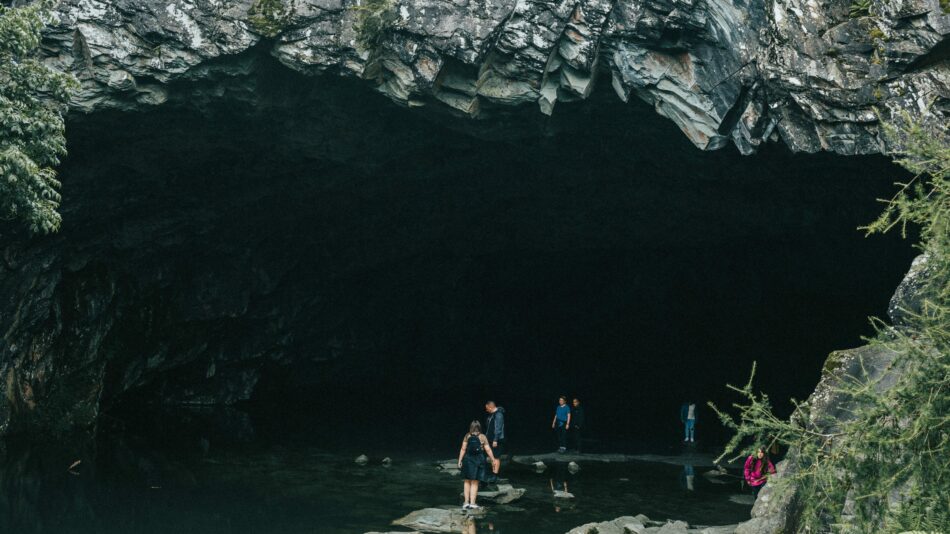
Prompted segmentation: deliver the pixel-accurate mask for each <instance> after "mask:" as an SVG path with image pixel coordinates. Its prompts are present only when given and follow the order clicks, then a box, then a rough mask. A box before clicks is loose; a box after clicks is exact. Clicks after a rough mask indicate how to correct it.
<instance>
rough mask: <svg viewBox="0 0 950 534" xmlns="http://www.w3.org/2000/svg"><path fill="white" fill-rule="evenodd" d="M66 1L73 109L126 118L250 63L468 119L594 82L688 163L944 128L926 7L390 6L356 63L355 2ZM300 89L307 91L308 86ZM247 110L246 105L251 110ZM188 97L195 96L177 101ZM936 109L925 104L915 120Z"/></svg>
mask: <svg viewBox="0 0 950 534" xmlns="http://www.w3.org/2000/svg"><path fill="white" fill-rule="evenodd" d="M259 3H260V0H240V1H237V2H227V3H219V2H206V1H201V0H149V1H147V2H131V1H119V2H105V1H101V0H69V1H66V2H63V3H62V5H61V7H60V8H59V10H60V14H61V25H60V26H59V27H57V28H55V29H54V30H53V31H51V32H50V33H49V35H48V37H47V40H46V43H47V54H48V56H49V61H50V63H53V64H55V65H57V66H59V67H61V68H64V69H67V70H70V71H72V72H74V73H76V74H77V76H79V78H80V79H81V80H82V82H83V90H82V91H81V93H80V94H79V95H78V96H77V98H76V101H75V108H76V109H77V110H84V111H93V110H100V109H105V108H120V109H140V108H142V107H143V106H146V107H147V106H152V105H158V104H163V103H166V102H168V101H169V100H174V99H175V98H177V97H180V94H181V93H182V92H183V91H185V92H187V91H189V90H190V89H185V88H184V87H183V86H182V85H181V84H177V85H176V82H185V84H186V85H187V84H195V83H204V84H205V87H204V88H203V89H201V90H200V92H201V93H202V94H203V95H204V97H206V98H214V97H216V96H220V95H221V94H222V93H223V91H224V90H223V89H222V88H223V87H226V85H227V84H225V83H223V81H225V80H227V79H228V78H233V77H235V76H240V75H242V74H245V73H246V72H247V71H248V70H249V69H253V68H254V65H253V63H250V62H248V61H245V60H242V59H241V55H240V54H241V53H242V52H245V51H247V50H250V49H252V48H253V49H260V50H263V51H266V52H267V53H269V54H271V55H273V56H274V57H276V58H277V59H278V60H279V61H280V62H281V63H282V64H283V65H285V66H286V67H287V68H289V69H293V70H296V71H299V72H304V73H309V74H314V75H322V76H324V77H326V76H345V77H354V78H360V79H363V80H365V83H367V84H369V85H372V86H374V87H375V88H377V89H378V90H379V91H380V92H382V93H384V94H385V95H387V96H388V97H389V98H391V99H392V100H394V101H396V102H398V103H401V104H403V105H406V106H410V107H423V106H425V107H431V108H436V109H437V110H438V109H441V110H448V111H452V112H456V113H458V114H462V115H468V116H492V115H497V114H498V112H499V109H503V108H506V107H510V106H516V105H520V104H532V105H536V106H538V108H539V110H540V111H541V112H542V113H546V114H551V113H554V112H555V109H556V107H558V104H559V103H561V102H569V101H572V100H577V99H584V98H587V97H588V96H589V95H590V94H591V92H592V90H593V88H594V87H595V86H596V85H597V84H609V85H611V86H612V87H613V89H614V91H615V92H616V93H617V95H618V96H619V97H620V98H621V99H623V100H627V99H631V98H636V99H640V100H643V101H645V102H647V103H648V104H650V105H651V106H653V107H654V109H655V110H656V112H657V113H659V114H660V115H662V116H664V117H666V118H668V119H670V120H672V121H673V122H674V123H675V124H676V125H677V126H678V127H679V129H680V130H681V131H682V132H683V133H684V134H685V135H686V136H687V137H688V138H689V140H690V141H691V142H692V143H693V144H694V145H696V146H697V147H700V148H702V149H707V150H708V149H716V148H721V147H723V146H725V145H727V144H730V143H732V144H735V145H736V146H737V147H738V149H739V150H740V151H741V152H743V153H750V152H753V151H755V150H757V149H758V148H759V147H760V146H761V145H762V144H764V143H768V142H773V141H780V142H782V143H784V144H786V145H787V146H789V147H790V148H791V149H792V150H794V151H804V152H813V151H817V150H830V151H834V152H838V153H841V154H867V153H876V152H880V151H882V149H883V144H882V141H881V139H880V136H879V131H878V127H877V118H876V115H875V113H874V111H873V110H874V108H878V109H880V110H882V111H884V112H885V113H889V112H893V111H897V110H906V111H910V112H912V113H914V114H921V115H926V114H930V115H934V116H937V117H941V116H944V114H945V113H946V111H947V99H948V97H950V93H948V83H950V80H948V74H950V71H948V68H947V57H946V50H947V44H948V41H947V39H948V34H950V15H948V14H947V13H946V12H945V11H944V10H943V8H942V7H941V5H940V3H939V2H938V0H916V1H914V2H902V1H881V2H874V3H873V8H872V9H871V11H872V12H873V15H872V14H871V13H858V14H857V15H858V16H853V15H852V14H850V13H849V5H850V4H849V3H848V2H832V3H816V2H811V1H807V0H788V1H785V2H766V1H764V0H734V1H727V0H704V1H699V0H695V1H694V0H677V1H667V0H646V1H640V0H637V1H633V0H613V1H612V0H581V1H579V2H554V3H544V2H514V1H510V0H478V1H475V2H465V3H458V2H449V1H446V0H414V1H409V0H400V1H395V0H394V1H393V2H390V3H384V4H383V7H382V8H381V9H383V10H386V11H388V12H389V13H390V18H391V20H392V23H391V24H389V25H387V26H384V27H383V28H382V30H381V32H380V34H379V35H378V36H372V37H373V39H372V40H374V41H375V42H377V43H378V44H377V45H375V46H374V47H373V49H371V50H365V49H361V48H360V46H359V45H357V41H358V40H359V38H360V35H359V21H360V17H361V15H360V10H358V9H355V7H356V6H357V2H355V1H354V0H334V1H327V0H296V1H294V2H289V1H283V0H282V1H279V2H277V7H278V9H276V11H275V12H274V14H273V15H272V16H271V19H273V20H267V18H266V17H264V20H262V19H261V17H262V15H261V14H260V6H257V4H259ZM314 83H321V82H320V81H319V79H317V80H315V82H314ZM249 97H250V98H253V95H252V94H251V95H249ZM191 98H194V97H191ZM934 100H936V104H935V105H934V106H933V107H931V106H930V104H931V102H933V101H934Z"/></svg>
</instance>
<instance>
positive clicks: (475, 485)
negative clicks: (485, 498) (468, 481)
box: [468, 480, 478, 506]
mask: <svg viewBox="0 0 950 534" xmlns="http://www.w3.org/2000/svg"><path fill="white" fill-rule="evenodd" d="M471 492H472V500H470V501H468V503H469V504H471V505H472V506H475V499H477V498H478V481H477V480H473V481H472V489H471Z"/></svg>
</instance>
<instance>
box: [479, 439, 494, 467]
mask: <svg viewBox="0 0 950 534" xmlns="http://www.w3.org/2000/svg"><path fill="white" fill-rule="evenodd" d="M481 440H482V448H483V449H485V454H487V455H488V459H489V460H491V461H492V464H494V463H495V455H494V453H492V450H491V444H489V443H488V438H486V437H485V435H484V434H482V435H481Z"/></svg>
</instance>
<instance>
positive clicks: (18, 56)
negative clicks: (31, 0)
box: [0, 1, 77, 233]
mask: <svg viewBox="0 0 950 534" xmlns="http://www.w3.org/2000/svg"><path fill="white" fill-rule="evenodd" d="M50 7H51V3H50V2H48V1H44V2H38V3H35V4H31V5H29V6H26V7H18V8H8V7H2V6H0V217H3V218H7V219H19V220H22V221H25V222H26V224H27V225H28V226H29V227H30V229H31V230H32V231H33V232H37V233H48V232H55V231H56V230H58V229H59V225H60V221H61V219H62V218H61V216H60V214H59V212H58V211H57V210H58V208H59V202H60V194H59V191H58V190H59V188H60V185H61V184H60V183H59V181H58V180H57V179H56V171H55V170H54V167H55V166H56V165H58V164H59V158H60V157H62V156H64V155H65V154H66V138H65V122H64V120H63V112H64V111H65V109H66V104H67V102H68V101H69V94H70V92H71V91H72V90H73V89H74V88H75V87H76V86H77V82H76V80H75V79H74V78H73V77H72V76H69V75H67V74H64V73H61V72H57V71H54V70H52V69H50V68H49V67H47V66H45V65H44V64H43V63H42V62H41V61H40V60H39V59H38V58H37V57H36V51H37V49H38V48H39V45H40V38H41V32H42V30H43V28H44V26H45V25H46V23H48V22H49V20H50Z"/></svg>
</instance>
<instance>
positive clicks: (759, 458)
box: [743, 447, 775, 497]
mask: <svg viewBox="0 0 950 534" xmlns="http://www.w3.org/2000/svg"><path fill="white" fill-rule="evenodd" d="M743 473H744V474H745V482H746V484H748V485H749V487H750V488H752V494H753V495H755V496H756V497H758V496H759V490H761V489H762V486H764V485H765V482H766V480H768V477H769V475H773V474H775V466H774V465H772V461H771V460H769V453H768V452H766V450H765V447H759V448H758V449H756V451H755V454H752V455H750V456H749V457H748V458H746V460H745V468H744V469H743Z"/></svg>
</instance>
